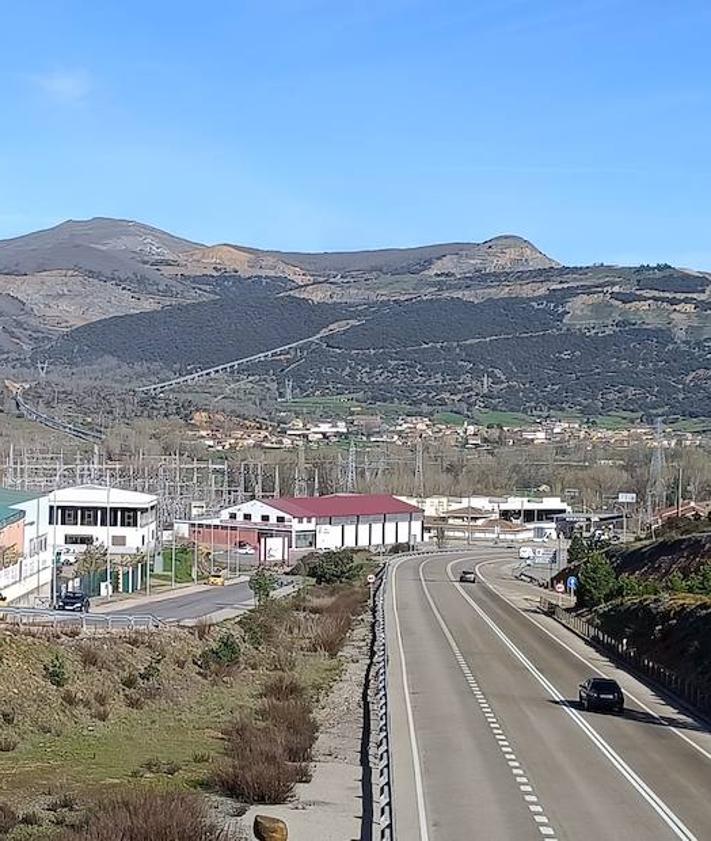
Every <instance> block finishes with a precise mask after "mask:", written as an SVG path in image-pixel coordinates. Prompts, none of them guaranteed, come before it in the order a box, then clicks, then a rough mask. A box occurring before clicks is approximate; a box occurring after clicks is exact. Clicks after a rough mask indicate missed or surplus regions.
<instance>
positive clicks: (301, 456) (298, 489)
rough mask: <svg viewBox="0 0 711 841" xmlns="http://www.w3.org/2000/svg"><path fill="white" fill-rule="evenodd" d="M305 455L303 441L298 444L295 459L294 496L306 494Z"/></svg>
mask: <svg viewBox="0 0 711 841" xmlns="http://www.w3.org/2000/svg"><path fill="white" fill-rule="evenodd" d="M307 494H308V488H307V486H306V457H305V450H304V443H303V441H302V442H301V443H300V444H299V453H298V458H297V460H296V472H295V473H294V496H306V495H307Z"/></svg>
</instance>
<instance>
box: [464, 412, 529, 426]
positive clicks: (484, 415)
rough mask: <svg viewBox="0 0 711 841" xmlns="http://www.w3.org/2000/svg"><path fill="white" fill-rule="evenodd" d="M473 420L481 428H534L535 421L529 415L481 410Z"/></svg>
mask: <svg viewBox="0 0 711 841" xmlns="http://www.w3.org/2000/svg"><path fill="white" fill-rule="evenodd" d="M475 420H476V422H477V423H479V424H481V425H482V426H489V425H490V424H492V425H494V426H535V424H536V422H535V420H534V419H533V418H532V417H530V415H524V414H522V413H520V412H499V411H496V410H488V409H482V410H481V411H480V412H477V413H476V415H475Z"/></svg>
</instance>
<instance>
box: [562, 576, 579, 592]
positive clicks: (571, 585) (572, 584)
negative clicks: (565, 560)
mask: <svg viewBox="0 0 711 841" xmlns="http://www.w3.org/2000/svg"><path fill="white" fill-rule="evenodd" d="M565 586H566V588H567V589H568V590H575V589H576V587H577V586H578V579H577V578H576V577H575V576H574V575H569V576H568V578H567V580H566V582H565Z"/></svg>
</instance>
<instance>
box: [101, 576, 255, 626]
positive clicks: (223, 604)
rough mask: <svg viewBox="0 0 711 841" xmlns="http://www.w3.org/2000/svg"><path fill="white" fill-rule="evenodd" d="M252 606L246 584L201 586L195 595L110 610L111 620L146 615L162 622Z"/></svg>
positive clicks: (251, 599)
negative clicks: (116, 617)
mask: <svg viewBox="0 0 711 841" xmlns="http://www.w3.org/2000/svg"><path fill="white" fill-rule="evenodd" d="M253 604H254V601H253V594H252V591H251V590H250V589H249V583H248V582H247V581H241V582H239V583H237V584H227V585H225V586H224V587H210V586H208V585H204V586H203V587H202V588H201V589H199V590H197V591H194V590H193V591H192V592H190V593H186V594H185V595H182V596H181V595H176V596H172V597H170V598H162V599H160V600H156V601H151V602H145V603H142V604H136V605H132V606H131V605H127V606H126V607H125V608H121V609H120V610H112V611H111V614H110V615H111V616H132V615H137V614H143V615H145V614H150V615H151V616H155V617H156V618H158V619H161V620H163V621H168V620H174V621H178V622H180V621H184V620H186V619H197V618H199V617H201V616H208V615H210V614H212V613H218V612H220V611H225V610H230V611H234V610H247V609H249V608H250V607H252V605H253Z"/></svg>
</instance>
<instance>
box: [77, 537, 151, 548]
mask: <svg viewBox="0 0 711 841" xmlns="http://www.w3.org/2000/svg"><path fill="white" fill-rule="evenodd" d="M93 542H94V537H93V535H91V534H67V535H65V537H64V544H65V546H91V545H92V543H93ZM111 545H112V546H126V545H127V543H126V535H125V534H112V535H111ZM145 545H146V536H145V534H142V535H141V546H145Z"/></svg>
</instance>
